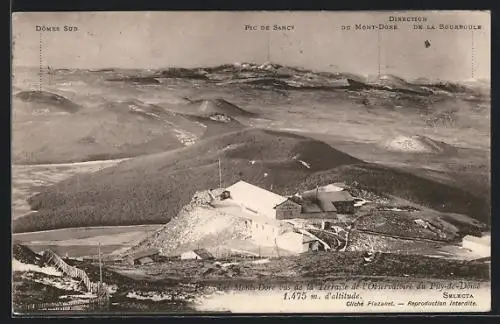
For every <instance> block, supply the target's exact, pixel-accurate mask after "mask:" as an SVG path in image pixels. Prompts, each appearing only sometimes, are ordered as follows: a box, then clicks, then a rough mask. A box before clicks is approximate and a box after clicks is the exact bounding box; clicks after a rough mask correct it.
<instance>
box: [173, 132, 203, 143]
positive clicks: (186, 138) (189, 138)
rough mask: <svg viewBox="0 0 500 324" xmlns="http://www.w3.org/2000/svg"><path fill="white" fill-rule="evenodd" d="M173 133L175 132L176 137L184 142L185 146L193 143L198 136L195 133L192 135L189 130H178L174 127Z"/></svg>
mask: <svg viewBox="0 0 500 324" xmlns="http://www.w3.org/2000/svg"><path fill="white" fill-rule="evenodd" d="M174 133H175V137H177V139H178V140H179V141H180V142H181V143H182V144H184V145H186V146H189V145H193V144H195V143H196V141H197V140H198V138H197V137H196V135H194V134H192V133H189V132H186V131H182V130H179V129H174Z"/></svg>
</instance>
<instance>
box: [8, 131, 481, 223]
mask: <svg viewBox="0 0 500 324" xmlns="http://www.w3.org/2000/svg"><path fill="white" fill-rule="evenodd" d="M219 159H220V160H221V165H222V182H223V186H228V185H231V184H233V183H234V182H236V181H238V180H245V181H248V182H250V183H253V184H256V185H259V186H262V187H264V188H267V189H270V188H272V190H273V191H275V192H277V193H280V194H284V195H287V194H293V193H296V192H298V191H301V190H305V189H310V188H314V187H315V186H316V185H325V184H329V183H332V182H338V181H345V182H346V183H348V184H350V185H351V186H353V187H359V188H361V189H365V190H369V191H372V192H376V193H378V194H381V195H393V196H397V197H402V198H404V199H407V200H410V201H413V202H416V203H418V204H421V205H424V206H427V207H430V208H433V209H436V210H439V211H443V212H455V213H461V214H465V215H468V216H469V217H471V218H475V219H478V220H480V221H483V222H488V217H489V214H488V213H489V211H488V208H487V204H486V203H485V201H484V200H483V199H482V198H480V197H476V196H474V195H473V194H471V193H468V192H466V191H463V190H461V189H460V188H456V187H452V186H448V185H444V184H441V183H438V182H435V181H432V180H430V179H426V178H421V177H418V176H416V175H412V174H409V173H406V172H403V171H399V170H396V169H391V168H387V167H384V166H380V165H374V164H369V163H365V162H363V161H361V160H359V159H356V158H354V157H352V156H350V155H348V154H345V153H343V152H341V151H338V150H336V149H334V148H332V147H330V146H329V145H327V144H325V143H323V142H321V141H317V140H313V139H311V138H308V137H304V136H300V135H295V134H291V133H285V132H276V131H269V130H260V129H246V130H241V131H236V132H231V133H227V134H223V135H218V136H214V137H210V138H207V139H205V140H201V141H199V142H197V143H195V144H193V145H190V146H188V147H184V148H179V149H176V150H173V151H170V152H164V153H158V154H153V155H148V156H142V157H137V158H135V159H131V160H127V161H124V162H121V163H119V164H118V165H116V166H114V167H109V168H106V169H103V170H100V171H98V172H95V173H91V174H80V175H76V176H74V177H72V178H70V179H68V180H65V181H62V182H60V183H57V184H55V185H53V186H50V187H48V188H45V189H43V191H42V192H41V193H39V194H37V195H35V196H33V197H31V198H30V200H29V203H30V205H31V207H32V209H34V210H37V211H38V212H37V213H33V214H30V215H28V216H24V217H21V218H19V219H17V220H16V221H15V222H14V224H13V230H14V231H15V232H25V231H36V230H46V229H55V228H64V227H79V226H96V225H132V224H148V223H167V222H168V221H169V220H170V219H171V218H172V217H174V216H175V215H177V213H178V212H179V210H180V209H181V208H182V206H184V205H185V204H186V203H188V202H189V201H190V199H191V197H192V196H193V194H194V193H195V192H196V191H198V190H204V189H208V188H216V187H219V178H218V160H219Z"/></svg>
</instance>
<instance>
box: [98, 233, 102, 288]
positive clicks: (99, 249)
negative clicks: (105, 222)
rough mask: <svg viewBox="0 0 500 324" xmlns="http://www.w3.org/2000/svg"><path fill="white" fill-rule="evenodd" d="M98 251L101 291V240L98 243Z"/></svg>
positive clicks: (100, 285)
mask: <svg viewBox="0 0 500 324" xmlns="http://www.w3.org/2000/svg"><path fill="white" fill-rule="evenodd" d="M97 248H98V253H99V289H98V291H99V292H100V290H101V288H102V264H101V242H99V243H98V246H97Z"/></svg>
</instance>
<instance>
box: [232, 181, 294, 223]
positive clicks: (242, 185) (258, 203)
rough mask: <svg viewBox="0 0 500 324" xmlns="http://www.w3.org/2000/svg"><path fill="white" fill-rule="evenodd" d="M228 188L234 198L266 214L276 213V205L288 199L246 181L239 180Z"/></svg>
mask: <svg viewBox="0 0 500 324" xmlns="http://www.w3.org/2000/svg"><path fill="white" fill-rule="evenodd" d="M226 190H228V191H229V192H230V194H231V198H232V199H233V200H235V201H236V202H239V203H241V204H242V205H244V206H246V207H249V208H251V209H253V210H255V211H256V212H257V213H260V214H262V215H265V216H269V215H275V210H274V207H276V206H277V205H279V204H281V203H283V202H285V201H286V200H287V199H288V198H285V197H283V196H280V195H278V194H275V193H273V192H271V191H268V190H266V189H263V188H260V187H258V186H254V185H252V184H250V183H248V182H245V181H238V182H236V183H235V184H233V185H232V186H230V187H228V188H226Z"/></svg>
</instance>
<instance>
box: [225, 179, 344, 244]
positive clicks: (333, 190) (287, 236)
mask: <svg viewBox="0 0 500 324" xmlns="http://www.w3.org/2000/svg"><path fill="white" fill-rule="evenodd" d="M220 199H221V200H230V201H232V202H233V203H235V204H237V205H239V206H240V208H241V210H242V215H246V217H245V218H246V219H247V220H246V224H247V227H248V228H249V229H250V232H251V238H252V240H253V241H255V242H256V243H257V244H259V245H264V246H266V245H267V246H276V248H278V249H283V250H286V251H290V252H292V253H303V252H307V251H316V250H328V249H330V247H329V246H328V244H327V243H325V242H323V241H322V240H321V239H319V238H318V237H316V236H314V235H313V234H311V233H309V232H308V231H307V230H300V229H297V228H295V226H294V222H293V221H292V220H300V219H305V220H308V221H309V222H311V223H314V222H316V223H318V224H320V228H321V229H324V228H325V224H326V223H328V221H329V220H332V219H336V218H337V215H338V214H347V215H352V214H354V198H353V197H352V196H351V195H350V194H349V192H347V191H346V190H344V188H343V186H342V185H341V184H334V185H328V186H325V187H321V188H319V187H317V188H316V189H313V190H309V191H305V192H303V193H302V194H301V195H294V196H291V197H284V196H281V195H278V194H276V193H273V192H271V191H269V190H266V189H264V188H261V187H258V186H255V185H252V184H250V183H248V182H245V181H238V182H237V183H235V184H233V185H232V186H230V187H228V188H226V190H225V191H223V192H222V194H221V195H220Z"/></svg>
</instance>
